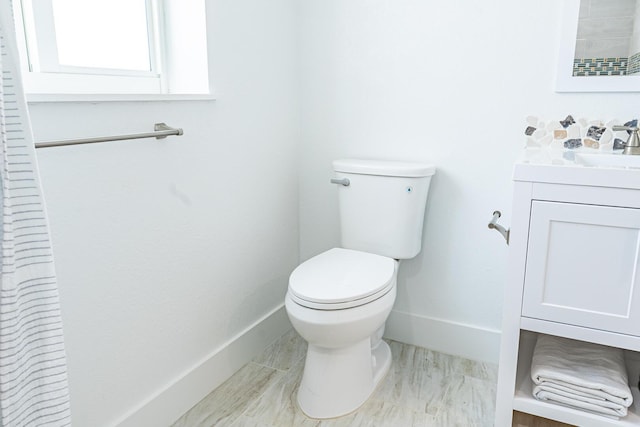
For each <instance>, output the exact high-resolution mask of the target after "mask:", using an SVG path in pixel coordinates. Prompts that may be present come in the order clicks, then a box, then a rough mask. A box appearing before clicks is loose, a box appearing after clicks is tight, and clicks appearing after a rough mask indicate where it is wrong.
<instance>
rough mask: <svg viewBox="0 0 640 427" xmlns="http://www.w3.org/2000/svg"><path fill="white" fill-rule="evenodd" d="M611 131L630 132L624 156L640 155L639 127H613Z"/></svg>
mask: <svg viewBox="0 0 640 427" xmlns="http://www.w3.org/2000/svg"><path fill="white" fill-rule="evenodd" d="M611 129H612V130H614V131H620V130H626V131H628V132H629V139H627V143H626V144H625V145H624V151H623V152H622V154H632V155H636V154H640V136H638V132H639V131H640V128H638V127H637V126H613V127H612V128H611Z"/></svg>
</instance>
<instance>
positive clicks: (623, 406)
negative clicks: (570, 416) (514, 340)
mask: <svg viewBox="0 0 640 427" xmlns="http://www.w3.org/2000/svg"><path fill="white" fill-rule="evenodd" d="M531 378H532V379H533V382H534V387H533V396H534V397H535V398H536V399H538V400H543V401H549V402H554V403H557V404H561V405H564V406H568V407H571V408H574V409H579V410H583V411H588V412H592V413H596V414H601V415H606V416H609V417H612V418H619V417H624V416H626V415H627V408H628V407H629V406H631V404H632V402H633V397H632V395H631V389H630V388H629V382H628V378H627V370H626V367H625V363H624V353H623V351H622V350H621V349H619V348H613V347H605V346H602V345H598V344H592V343H587V342H582V341H574V340H570V339H567V338H561V337H556V336H550V335H540V336H538V342H537V343H536V347H535V350H534V352H533V360H532V363H531Z"/></svg>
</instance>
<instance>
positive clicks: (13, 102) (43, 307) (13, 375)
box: [0, 0, 71, 427]
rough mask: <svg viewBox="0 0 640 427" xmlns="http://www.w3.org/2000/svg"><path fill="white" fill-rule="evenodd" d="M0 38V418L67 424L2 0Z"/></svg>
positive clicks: (27, 135)
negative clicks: (0, 255)
mask: <svg viewBox="0 0 640 427" xmlns="http://www.w3.org/2000/svg"><path fill="white" fill-rule="evenodd" d="M0 45H1V55H0V70H1V71H2V84H0V130H1V131H2V134H1V136H2V141H1V143H2V145H1V147H0V163H1V166H0V175H1V176H0V180H1V184H2V185H0V191H1V193H2V194H1V196H2V197H0V203H1V205H2V206H1V208H2V224H1V227H0V234H1V235H0V240H1V244H2V247H1V251H2V259H1V262H2V267H1V269H2V270H1V272H0V426H2V427H14V426H16V427H17V426H28V427H32V426H34V427H35V426H68V425H71V412H70V406H69V391H68V384H67V368H66V359H65V351H64V341H63V335H62V322H61V318H60V306H59V302H58V288H57V284H56V277H55V272H54V267H53V254H52V251H51V244H50V237H49V229H48V225H47V218H46V212H45V206H44V200H43V198H42V194H41V186H40V180H39V176H38V167H37V163H36V158H35V150H34V146H33V138H32V135H31V127H30V122H29V115H28V112H27V105H26V102H25V98H24V92H23V91H22V85H21V77H20V73H19V68H18V67H19V60H18V56H17V47H16V36H15V31H14V23H13V19H12V12H11V2H10V1H6V0H0Z"/></svg>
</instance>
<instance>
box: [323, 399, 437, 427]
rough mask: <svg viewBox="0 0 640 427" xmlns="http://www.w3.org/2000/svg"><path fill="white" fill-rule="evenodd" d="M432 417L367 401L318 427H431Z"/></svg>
mask: <svg viewBox="0 0 640 427" xmlns="http://www.w3.org/2000/svg"><path fill="white" fill-rule="evenodd" d="M433 422H434V417H432V416H431V415H429V414H425V413H420V412H415V411H412V410H410V409H408V408H405V407H402V406H399V405H395V404H393V403H390V402H384V401H380V400H371V399H370V400H369V401H368V402H366V403H365V404H364V405H363V406H362V407H361V408H359V409H358V410H357V411H355V412H354V413H352V414H349V415H345V416H343V417H340V418H335V419H331V420H323V421H322V422H321V423H320V427H400V426H402V427H423V426H431V425H433Z"/></svg>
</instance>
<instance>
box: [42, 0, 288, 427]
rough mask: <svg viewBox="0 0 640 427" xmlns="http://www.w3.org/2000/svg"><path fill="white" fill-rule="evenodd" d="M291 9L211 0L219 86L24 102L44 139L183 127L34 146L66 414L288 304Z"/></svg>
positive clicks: (90, 414) (129, 395) (101, 403)
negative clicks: (211, 96) (197, 94)
mask: <svg viewBox="0 0 640 427" xmlns="http://www.w3.org/2000/svg"><path fill="white" fill-rule="evenodd" d="M294 15H295V8H294V2H293V1H292V0H272V1H269V2H264V1H259V0H234V1H222V0H220V1H218V0H208V1H207V22H208V30H209V37H208V42H209V55H210V61H211V81H212V82H214V85H215V90H216V93H217V100H216V101H204V102H195V101H191V102H190V101H180V102H141V103H135V102H131V103H96V104H89V103H81V104H79V103H53V104H32V105H30V108H31V114H32V122H33V128H34V134H35V137H36V139H37V140H52V139H62V138H77V137H83V136H91V135H109V134H119V133H135V132H141V131H149V130H152V126H153V123H154V122H160V121H165V122H166V123H168V124H169V125H172V126H176V127H182V128H184V132H185V134H184V136H181V137H171V138H168V139H166V140H163V141H162V142H158V141H156V140H152V139H149V140H140V141H137V142H136V141H131V142H120V143H110V144H99V145H92V146H79V147H68V148H55V149H41V150H38V159H39V162H40V168H41V174H42V181H43V186H44V193H45V196H46V199H47V203H48V211H49V215H50V222H51V229H52V234H53V243H54V249H55V254H56V266H57V272H58V277H59V286H60V292H61V302H62V310H63V321H64V325H65V336H66V345H67V351H68V364H69V380H70V386H71V394H72V411H73V421H74V425H76V426H92V427H94V426H95V427H97V426H103V425H112V424H114V423H115V422H116V420H118V419H121V418H122V417H125V415H126V414H127V413H128V412H130V411H132V410H134V409H135V408H136V407H137V406H139V405H141V404H142V403H144V401H146V400H147V399H149V398H150V397H152V396H153V395H154V394H155V393H158V392H159V391H161V390H162V389H163V388H165V387H167V386H170V385H171V384H172V382H173V381H174V380H176V379H178V378H179V377H180V376H181V375H183V374H185V373H188V372H189V371H190V370H191V369H192V368H194V367H196V366H197V365H198V364H199V363H201V362H202V361H203V360H206V359H207V358H208V357H210V356H211V354H213V353H214V352H215V351H216V350H218V349H220V348H221V347H224V345H225V344H226V343H227V341H228V340H229V339H231V338H232V337H234V336H235V335H236V334H238V333H239V332H241V331H242V330H244V329H245V328H247V327H249V326H251V325H252V324H253V323H254V322H256V321H257V320H259V319H260V318H261V317H263V316H264V315H265V314H268V313H269V312H271V311H272V310H274V308H277V307H278V306H280V305H281V304H282V302H283V297H284V293H285V290H286V284H287V278H288V275H289V273H290V272H291V270H292V269H293V268H294V267H295V265H296V264H297V261H298V220H297V218H298V213H297V207H298V197H297V158H296V155H297V150H296V143H297V139H298V127H297V126H298V122H299V120H298V106H297V91H296V78H297V76H296V74H295V69H296V67H295V63H294V59H295V56H294V51H295V39H296V37H295V34H294V29H295V16H294ZM282 332H283V331H282V330H280V331H277V330H276V331H266V332H264V333H263V335H265V336H267V337H268V336H269V335H270V334H271V335H273V336H275V335H274V334H277V333H282ZM271 339H273V337H271ZM230 359H233V358H230ZM234 363H238V362H237V360H228V361H225V364H227V365H230V366H234ZM237 368H238V367H237V366H236V367H235V368H234V369H237ZM185 409H186V408H185ZM167 424H168V422H167ZM155 425H159V424H155Z"/></svg>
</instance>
